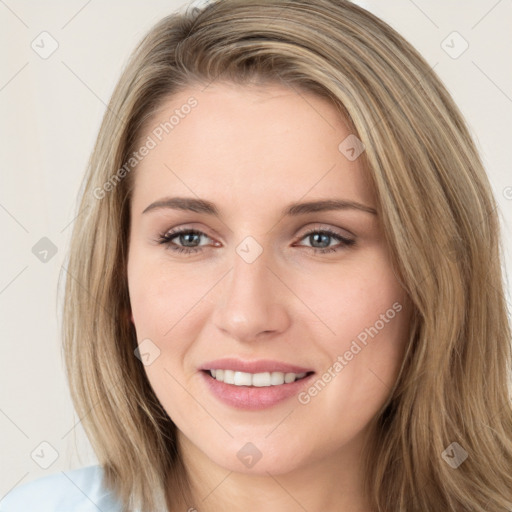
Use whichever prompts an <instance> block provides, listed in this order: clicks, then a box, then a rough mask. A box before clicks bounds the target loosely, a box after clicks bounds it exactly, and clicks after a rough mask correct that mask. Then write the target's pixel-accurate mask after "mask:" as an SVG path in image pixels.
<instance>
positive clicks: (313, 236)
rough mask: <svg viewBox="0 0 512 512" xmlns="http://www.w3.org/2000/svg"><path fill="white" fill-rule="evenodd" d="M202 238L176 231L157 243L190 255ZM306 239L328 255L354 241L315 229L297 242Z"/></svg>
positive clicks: (197, 233) (195, 232) (194, 232)
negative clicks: (336, 243) (175, 240)
mask: <svg viewBox="0 0 512 512" xmlns="http://www.w3.org/2000/svg"><path fill="white" fill-rule="evenodd" d="M202 236H204V237H206V238H210V237H209V236H208V235H206V234H205V233H203V232H202V231H198V230H196V229H181V230H176V231H171V232H169V233H164V234H161V235H160V236H159V238H158V243H160V244H163V245H167V246H168V248H169V249H171V250H172V251H175V252H178V253H185V254H191V253H196V252H200V251H202V250H203V248H202V247H201V246H200V245H196V244H199V243H200V241H201V237H202ZM175 238H178V241H179V244H180V245H177V244H176V243H175V242H173V240H174V239H175ZM305 238H308V239H309V241H310V244H311V245H310V246H307V245H306V246H305V247H309V248H310V249H312V250H313V251H314V252H315V253H322V254H324V253H328V252H336V251H339V250H340V249H342V248H345V247H351V246H353V245H354V244H355V243H356V241H355V240H352V239H350V238H345V237H344V236H341V235H340V234H339V233H336V232H335V231H332V230H330V229H315V230H311V231H308V232H307V233H305V234H304V235H302V237H301V238H300V239H299V240H303V239H305ZM332 239H334V240H336V241H338V245H337V246H334V247H330V241H331V240H332ZM316 244H319V245H322V244H323V245H325V244H326V246H325V247H315V245H316Z"/></svg>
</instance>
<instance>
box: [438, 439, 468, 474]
mask: <svg viewBox="0 0 512 512" xmlns="http://www.w3.org/2000/svg"><path fill="white" fill-rule="evenodd" d="M441 457H442V458H443V459H444V461H445V462H446V463H447V464H448V465H449V466H450V467H452V468H453V469H457V468H458V467H459V466H460V465H461V464H462V463H463V462H464V461H465V460H466V459H467V458H468V452H467V451H466V450H464V448H462V446H461V445H460V444H459V443H457V442H453V443H451V444H449V445H448V447H447V448H446V450H445V451H444V452H443V453H441Z"/></svg>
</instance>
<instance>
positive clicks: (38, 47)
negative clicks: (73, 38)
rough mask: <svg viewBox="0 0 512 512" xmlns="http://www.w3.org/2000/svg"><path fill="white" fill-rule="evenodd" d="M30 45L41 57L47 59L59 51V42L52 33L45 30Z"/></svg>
mask: <svg viewBox="0 0 512 512" xmlns="http://www.w3.org/2000/svg"><path fill="white" fill-rule="evenodd" d="M30 47H31V48H32V50H34V51H35V52H36V53H37V55H39V57H41V59H44V60H46V59H48V58H49V57H51V56H52V55H53V54H54V53H55V52H56V51H57V48H58V47H59V43H58V42H57V40H56V39H55V38H54V37H53V36H52V35H51V34H50V33H48V32H46V31H44V32H41V33H40V34H39V35H38V36H37V37H36V38H35V39H34V40H33V41H32V43H31V44H30Z"/></svg>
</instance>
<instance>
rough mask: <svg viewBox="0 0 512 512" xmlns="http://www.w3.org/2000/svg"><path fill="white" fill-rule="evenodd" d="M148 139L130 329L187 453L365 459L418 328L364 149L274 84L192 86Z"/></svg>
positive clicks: (322, 104)
mask: <svg viewBox="0 0 512 512" xmlns="http://www.w3.org/2000/svg"><path fill="white" fill-rule="evenodd" d="M191 97H193V98H192V99H191ZM140 140H141V150H140V151H139V156H140V158H141V161H140V163H139V165H138V167H137V169H136V170H135V171H133V172H134V173H135V174H134V179H135V185H134V193H133V198H132V204H131V232H130V245H129V262H128V282H129V292H130V300H131V307H132V314H133V317H132V320H133V322H134V325H135V329H136V332H137V339H138V342H139V344H140V357H141V359H142V361H143V363H144V369H145V371H146V373H147V376H148V379H149V381H150V383H151V385H152V387H153V389H154V391H155V393H156V395H157V397H158V399H159V400H160V402H161V403H162V405H163V407H164V408H165V410H166V411H167V413H168V414H169V416H170V417H171V419H172V420H173V421H174V423H175V424H176V425H177V427H178V429H179V431H180V434H179V436H180V439H181V442H182V443H183V444H184V445H186V446H189V447H190V450H191V452H192V451H194V452H195V453H196V454H198V455H197V456H200V457H203V458H204V459H205V460H208V461H209V462H210V463H213V464H216V465H218V466H222V467H224V468H226V469H229V470H231V471H238V472H247V473H249V472H250V473H255V474H265V473H266V472H267V471H269V472H271V473H272V474H279V473H284V472H288V471H292V470H294V469H297V468H300V467H305V466H306V465H308V464H312V463H315V462H317V463H318V462H319V461H322V460H327V459H330V458H332V457H342V456H343V454H348V453H349V452H350V453H353V452H354V450H355V449H356V448H357V449H359V448H360V446H361V440H362V438H363V435H364V434H365V432H366V431H365V428H366V427H367V426H368V424H369V422H370V420H371V419H372V417H374V415H375V414H376V413H377V412H378V411H379V409H380V408H381V407H382V405H383V403H384V402H385V401H386V399H387V398H388V396H389V394H390V389H391V388H392V386H393V384H394V382H395V380H396V376H397V372H398V369H399V367H400V364H401V360H402V356H403V350H404V344H405V341H406V338H407V335H408V323H409V315H408V312H409V310H408V308H406V304H405V300H406V296H405V292H404V290H403V289H402V288H401V286H400V284H399V283H398V281H397V279H396V277H395V275H394V273H393V271H392V269H391V265H390V260H389V255H388V253H387V250H386V244H385V239H384V236H383V233H382V230H381V225H380V222H379V218H378V216H377V215H376V213H375V210H376V200H375V196H374V194H373V193H372V189H371V187H370V182H369V180H368V176H367V171H366V170H365V169H364V167H363V164H362V161H363V158H358V154H359V153H360V152H361V150H363V151H364V148H362V147H360V146H359V145H358V140H357V139H356V138H355V137H354V135H352V134H351V132H350V130H349V129H348V128H347V127H346V125H345V123H344V122H343V121H342V120H341V119H340V115H339V113H338V112H337V110H336V109H335V108H334V107H333V106H332V105H331V104H330V103H328V102H327V101H326V100H324V99H322V98H320V97H317V96H315V95H312V94H311V93H304V92H301V93H300V94H299V93H298V92H296V91H294V90H293V89H289V88H286V87H284V86H278V85H272V86H264V87H256V86H251V87H248V86H246V87H242V86H235V85H231V84H217V85H210V86H209V87H207V88H206V89H204V90H202V89H201V88H199V87H197V88H196V87H190V88H188V89H187V90H186V91H183V92H181V93H180V94H177V95H175V96H173V97H172V98H171V99H169V100H168V101H167V102H166V103H165V104H164V105H163V106H162V108H161V109H160V110H159V112H158V114H157V115H156V116H155V118H154V119H153V123H152V124H151V125H150V126H149V128H148V130H147V131H146V132H145V133H144V134H142V137H141V139H140ZM142 146H144V147H146V150H143V149H142ZM352 203H353V204H355V205H356V206H351V205H352ZM343 205H345V206H343ZM180 232H181V235H180V234H179V233H180ZM162 237H165V238H162ZM164 242H165V243H164ZM210 370H214V372H212V373H211V372H210ZM212 374H213V375H215V378H214V376H212Z"/></svg>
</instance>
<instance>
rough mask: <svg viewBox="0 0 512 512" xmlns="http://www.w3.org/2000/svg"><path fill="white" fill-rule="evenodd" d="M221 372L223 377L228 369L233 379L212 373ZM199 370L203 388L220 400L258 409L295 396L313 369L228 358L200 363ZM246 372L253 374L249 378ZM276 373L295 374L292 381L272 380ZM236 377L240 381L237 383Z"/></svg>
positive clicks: (238, 407) (247, 408) (289, 375)
mask: <svg viewBox="0 0 512 512" xmlns="http://www.w3.org/2000/svg"><path fill="white" fill-rule="evenodd" d="M220 372H221V373H222V375H223V377H225V374H227V373H228V372H229V374H231V375H232V376H233V381H232V382H231V380H230V379H224V378H221V379H220V380H218V378H215V377H214V375H216V376H217V377H218V374H219V373H220ZM199 373H200V374H201V375H202V378H203V382H204V383H205V384H206V388H207V389H208V390H209V391H210V392H211V393H212V394H213V395H214V396H215V397H216V398H217V399H218V400H220V401H221V402H222V403H224V404H226V405H228V406H230V407H233V408H235V409H246V410H258V409H266V408H269V407H272V406H274V405H277V404H278V403H280V402H283V401H285V400H287V399H291V398H292V397H293V396H296V395H297V394H298V393H299V392H300V390H301V389H302V388H303V387H304V386H305V385H307V383H308V382H310V380H311V378H312V377H313V375H314V373H315V372H314V371H313V370H311V369H308V368H306V367H303V366H297V365H294V364H289V363H284V362H281V361H271V360H258V361H242V360H240V359H234V358H227V359H217V360H215V361H208V362H206V363H205V364H203V365H202V366H201V368H200V372H199ZM249 374H252V380H251V379H250V378H249V377H251V376H250V375H249ZM279 376H288V377H291V376H294V380H289V379H288V378H286V379H284V377H283V379H281V381H280V382H277V380H274V379H277V377H279ZM299 376H300V378H298V377H299ZM269 378H270V379H271V380H270V381H269ZM237 379H242V380H241V381H240V380H239V381H238V382H237ZM224 380H228V382H225V381H224ZM272 381H273V382H274V383H272ZM249 382H251V384H250V385H249ZM245 383H247V385H246V384H245Z"/></svg>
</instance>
